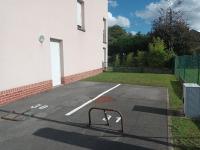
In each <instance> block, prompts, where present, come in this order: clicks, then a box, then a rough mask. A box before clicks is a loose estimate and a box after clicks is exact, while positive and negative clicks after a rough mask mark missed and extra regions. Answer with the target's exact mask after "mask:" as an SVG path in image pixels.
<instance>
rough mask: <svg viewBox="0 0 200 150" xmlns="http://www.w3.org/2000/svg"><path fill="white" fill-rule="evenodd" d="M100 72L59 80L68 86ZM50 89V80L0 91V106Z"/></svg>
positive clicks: (99, 70)
mask: <svg viewBox="0 0 200 150" xmlns="http://www.w3.org/2000/svg"><path fill="white" fill-rule="evenodd" d="M101 72H103V69H96V70H92V71H88V72H83V73H80V74H75V75H71V76H66V77H63V78H62V79H61V80H62V84H69V83H72V82H75V81H78V80H81V79H84V78H87V77H91V76H95V75H97V74H99V73H101ZM50 89H52V81H51V80H49V81H44V82H40V83H35V84H31V85H26V86H21V87H18V88H13V89H9V90H6V91H0V105H3V104H7V103H9V102H13V101H16V100H19V99H22V98H26V97H28V96H31V95H34V94H38V93H41V92H45V91H48V90H50Z"/></svg>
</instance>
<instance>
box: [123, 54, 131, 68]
mask: <svg viewBox="0 0 200 150" xmlns="http://www.w3.org/2000/svg"><path fill="white" fill-rule="evenodd" d="M125 65H126V66H127V67H131V66H133V53H129V54H128V55H127V57H126V63H125Z"/></svg>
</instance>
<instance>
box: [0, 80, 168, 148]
mask: <svg viewBox="0 0 200 150" xmlns="http://www.w3.org/2000/svg"><path fill="white" fill-rule="evenodd" d="M167 96H168V95H167V89H166V88H163V87H148V86H137V85H124V84H114V83H98V82H86V81H80V82H76V83H73V84H70V85H65V86H60V87H57V88H54V89H53V90H51V91H48V92H45V93H42V94H38V95H35V96H32V97H29V98H26V99H23V100H19V101H17V102H14V103H11V104H8V105H5V106H1V107H0V117H1V119H0V149H1V150H36V149H37V150H44V149H48V150H66V149H69V150H88V149H90V150H91V149H95V150H153V149H159V150H166V149H168V127H167ZM93 107H95V108H104V109H106V110H105V113H104V110H99V109H93V110H92V111H91V126H89V113H88V111H89V110H90V108H93ZM110 109H113V110H116V111H118V112H119V113H120V114H121V115H122V117H121V116H120V114H119V113H118V112H114V111H111V110H110ZM107 120H108V123H109V125H108V124H107ZM122 121H123V132H122V126H121V124H122V123H121V122H122Z"/></svg>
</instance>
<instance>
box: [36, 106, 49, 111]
mask: <svg viewBox="0 0 200 150" xmlns="http://www.w3.org/2000/svg"><path fill="white" fill-rule="evenodd" d="M46 108H48V105H44V106H41V107H39V108H38V109H40V110H42V109H46Z"/></svg>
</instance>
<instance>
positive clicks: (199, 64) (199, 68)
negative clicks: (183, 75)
mask: <svg viewBox="0 0 200 150" xmlns="http://www.w3.org/2000/svg"><path fill="white" fill-rule="evenodd" d="M199 56H200V55H199V54H197V65H198V77H197V80H198V81H197V84H200V83H199V78H200V77H199V75H200V62H199Z"/></svg>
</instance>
